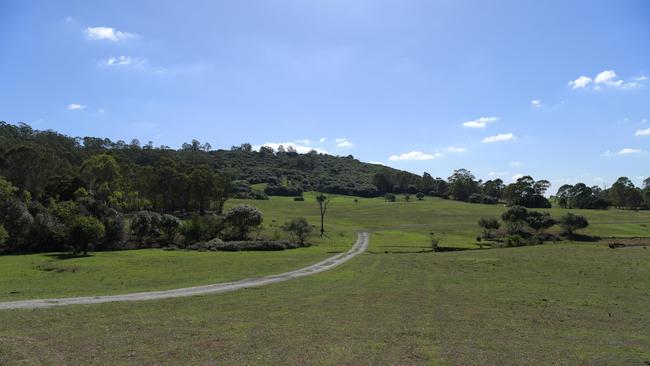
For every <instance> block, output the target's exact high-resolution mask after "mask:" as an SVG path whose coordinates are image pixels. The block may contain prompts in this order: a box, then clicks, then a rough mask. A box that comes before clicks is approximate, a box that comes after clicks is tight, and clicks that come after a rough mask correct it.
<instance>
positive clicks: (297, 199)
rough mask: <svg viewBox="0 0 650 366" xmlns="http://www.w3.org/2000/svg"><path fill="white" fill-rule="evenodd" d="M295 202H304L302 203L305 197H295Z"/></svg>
mask: <svg viewBox="0 0 650 366" xmlns="http://www.w3.org/2000/svg"><path fill="white" fill-rule="evenodd" d="M293 200H294V201H296V202H302V201H304V200H305V197H302V196H300V197H294V198H293Z"/></svg>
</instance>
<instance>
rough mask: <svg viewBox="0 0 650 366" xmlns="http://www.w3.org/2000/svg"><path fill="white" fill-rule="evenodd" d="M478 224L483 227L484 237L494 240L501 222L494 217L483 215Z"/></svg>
mask: <svg viewBox="0 0 650 366" xmlns="http://www.w3.org/2000/svg"><path fill="white" fill-rule="evenodd" d="M478 225H479V226H480V227H482V228H483V239H486V240H492V239H494V238H495V236H496V235H495V232H496V231H497V230H499V228H500V227H501V224H500V223H499V220H497V219H496V218H494V217H488V218H486V217H482V218H481V219H479V220H478Z"/></svg>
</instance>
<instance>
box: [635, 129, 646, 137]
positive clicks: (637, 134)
mask: <svg viewBox="0 0 650 366" xmlns="http://www.w3.org/2000/svg"><path fill="white" fill-rule="evenodd" d="M634 136H650V128H646V129H645V130H638V131H636V133H635V134H634Z"/></svg>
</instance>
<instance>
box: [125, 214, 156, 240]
mask: <svg viewBox="0 0 650 366" xmlns="http://www.w3.org/2000/svg"><path fill="white" fill-rule="evenodd" d="M161 220H162V217H161V216H160V214H159V213H157V212H153V211H140V212H137V213H136V214H135V215H133V218H132V219H131V235H134V236H135V237H136V238H137V240H138V242H139V244H140V245H143V244H144V243H145V241H146V240H147V239H149V240H153V239H155V238H157V237H158V236H160V222H161Z"/></svg>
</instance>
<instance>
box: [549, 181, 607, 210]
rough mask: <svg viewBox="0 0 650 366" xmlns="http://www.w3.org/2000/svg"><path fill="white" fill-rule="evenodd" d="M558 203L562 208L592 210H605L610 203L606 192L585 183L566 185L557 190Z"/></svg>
mask: <svg viewBox="0 0 650 366" xmlns="http://www.w3.org/2000/svg"><path fill="white" fill-rule="evenodd" d="M555 197H556V200H557V203H558V205H559V206H560V207H562V208H590V209H598V210H604V209H606V208H607V207H608V206H609V205H610V202H609V200H607V198H606V197H605V192H604V191H603V190H602V189H600V188H599V187H597V186H593V187H588V186H587V185H585V184H584V183H577V184H576V185H573V186H572V185H570V184H565V185H563V186H562V187H560V188H559V189H558V190H557V193H556V195H555Z"/></svg>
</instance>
